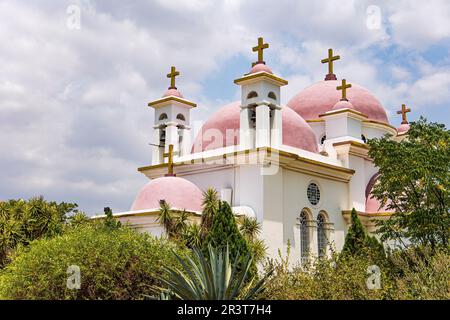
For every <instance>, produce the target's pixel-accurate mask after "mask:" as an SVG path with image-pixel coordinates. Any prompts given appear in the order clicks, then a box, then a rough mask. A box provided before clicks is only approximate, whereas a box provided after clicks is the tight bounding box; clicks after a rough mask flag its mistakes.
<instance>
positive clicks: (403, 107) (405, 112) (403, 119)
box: [397, 104, 411, 124]
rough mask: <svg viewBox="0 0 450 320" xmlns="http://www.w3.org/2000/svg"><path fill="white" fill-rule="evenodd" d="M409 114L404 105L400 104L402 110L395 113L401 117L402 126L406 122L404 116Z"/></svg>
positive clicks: (408, 109)
mask: <svg viewBox="0 0 450 320" xmlns="http://www.w3.org/2000/svg"><path fill="white" fill-rule="evenodd" d="M408 112H411V109H410V108H407V107H406V105H405V104H402V110H399V111H397V114H401V115H402V124H407V123H408V120H407V119H406V114H407V113H408Z"/></svg>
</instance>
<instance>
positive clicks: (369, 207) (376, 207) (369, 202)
mask: <svg viewBox="0 0 450 320" xmlns="http://www.w3.org/2000/svg"><path fill="white" fill-rule="evenodd" d="M378 177H379V174H378V173H376V174H374V175H373V176H372V178H370V180H369V183H368V184H367V187H366V213H373V214H376V213H383V212H394V211H393V210H391V209H388V208H387V206H388V205H387V204H385V205H384V206H383V207H382V208H380V207H381V203H380V201H378V200H377V199H376V198H374V197H372V190H373V187H374V185H375V183H376V182H377V179H378Z"/></svg>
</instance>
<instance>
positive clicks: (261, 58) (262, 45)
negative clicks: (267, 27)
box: [252, 37, 269, 66]
mask: <svg viewBox="0 0 450 320" xmlns="http://www.w3.org/2000/svg"><path fill="white" fill-rule="evenodd" d="M267 48H269V44H268V43H264V39H263V38H262V37H259V38H258V45H257V46H256V47H253V48H252V51H253V52H258V61H256V62H254V63H253V65H252V66H254V65H255V64H258V63H262V64H266V63H265V62H264V52H263V51H264V49H267Z"/></svg>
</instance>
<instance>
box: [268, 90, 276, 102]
mask: <svg viewBox="0 0 450 320" xmlns="http://www.w3.org/2000/svg"><path fill="white" fill-rule="evenodd" d="M267 96H268V97H269V98H270V99H273V100H277V96H276V95H275V93H274V92H272V91H270V92H269V94H268V95H267Z"/></svg>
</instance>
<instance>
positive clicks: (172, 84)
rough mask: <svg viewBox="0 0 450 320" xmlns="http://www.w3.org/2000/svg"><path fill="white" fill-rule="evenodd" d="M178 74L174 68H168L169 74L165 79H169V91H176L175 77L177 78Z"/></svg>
mask: <svg viewBox="0 0 450 320" xmlns="http://www.w3.org/2000/svg"><path fill="white" fill-rule="evenodd" d="M179 75H180V72H179V71H176V69H175V67H172V68H170V73H169V74H168V75H167V78H170V87H169V89H176V88H177V87H175V77H176V76H179Z"/></svg>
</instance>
